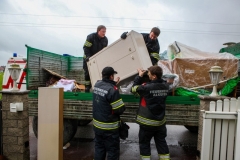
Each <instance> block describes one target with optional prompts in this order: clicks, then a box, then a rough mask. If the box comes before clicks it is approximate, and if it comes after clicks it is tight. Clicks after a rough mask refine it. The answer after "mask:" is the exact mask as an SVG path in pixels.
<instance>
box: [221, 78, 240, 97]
mask: <svg viewBox="0 0 240 160" xmlns="http://www.w3.org/2000/svg"><path fill="white" fill-rule="evenodd" d="M239 81H240V77H236V78H233V79H230V80H228V81H227V82H226V84H225V86H224V87H223V88H222V89H221V90H220V91H219V95H223V96H226V95H228V94H229V93H231V92H232V91H233V90H234V88H235V87H236V86H237V84H238V82H239Z"/></svg>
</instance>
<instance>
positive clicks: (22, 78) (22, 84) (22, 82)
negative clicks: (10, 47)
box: [2, 53, 27, 91]
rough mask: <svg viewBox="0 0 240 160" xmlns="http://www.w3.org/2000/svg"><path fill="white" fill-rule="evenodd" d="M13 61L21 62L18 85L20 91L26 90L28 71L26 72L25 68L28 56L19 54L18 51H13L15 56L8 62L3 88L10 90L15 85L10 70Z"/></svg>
mask: <svg viewBox="0 0 240 160" xmlns="http://www.w3.org/2000/svg"><path fill="white" fill-rule="evenodd" d="M13 63H16V64H19V66H20V68H21V72H20V75H19V78H18V80H17V87H18V89H19V90H20V91H25V90H26V72H24V71H23V70H24V68H26V64H27V58H24V57H21V56H18V55H17V53H13V57H11V58H9V60H8V62H7V65H6V68H5V71H4V75H3V82H2V90H3V91H8V90H11V89H12V87H13V80H12V78H11V76H10V73H9V70H8V68H9V67H11V66H10V65H11V64H13Z"/></svg>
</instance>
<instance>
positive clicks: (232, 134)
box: [201, 97, 240, 160]
mask: <svg viewBox="0 0 240 160" xmlns="http://www.w3.org/2000/svg"><path fill="white" fill-rule="evenodd" d="M201 160H240V97H239V98H238V99H236V98H231V100H230V101H229V100H228V99H224V101H223V102H222V101H221V100H218V101H217V102H213V101H212V102H210V108H209V111H203V132H202V149H201Z"/></svg>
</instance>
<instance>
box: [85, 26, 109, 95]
mask: <svg viewBox="0 0 240 160" xmlns="http://www.w3.org/2000/svg"><path fill="white" fill-rule="evenodd" d="M105 34H106V27H105V26H104V25H99V26H98V27H97V32H96V33H92V34H89V35H88V36H87V39H86V41H85V43H84V46H83V50H84V60H83V69H84V76H85V77H84V78H85V92H89V91H90V89H91V82H90V76H89V71H88V67H87V62H88V60H89V58H90V57H91V56H93V55H94V54H96V53H97V52H99V51H101V50H102V49H103V48H104V47H107V45H108V39H107V37H106V36H105Z"/></svg>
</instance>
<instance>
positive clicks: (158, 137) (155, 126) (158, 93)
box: [131, 65, 170, 160]
mask: <svg viewBox="0 0 240 160" xmlns="http://www.w3.org/2000/svg"><path fill="white" fill-rule="evenodd" d="M145 72H146V71H143V70H141V69H138V73H139V75H138V76H136V78H135V79H134V83H133V86H132V90H131V91H132V93H133V94H136V95H139V96H140V104H139V109H138V113H137V117H136V121H137V123H138V124H139V125H140V130H139V147H140V155H141V157H142V159H143V160H150V156H151V148H150V141H151V139H152V137H154V141H155V144H156V148H157V151H158V154H159V158H160V160H169V159H170V155H169V149H168V146H167V143H166V140H165V137H166V136H167V129H166V118H165V106H166V104H165V101H166V98H167V95H168V88H169V86H168V84H167V83H166V82H165V81H164V80H162V78H161V77H162V68H161V67H159V66H156V65H155V66H151V67H150V68H148V76H149V79H150V81H149V82H147V83H143V75H144V73H145Z"/></svg>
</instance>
